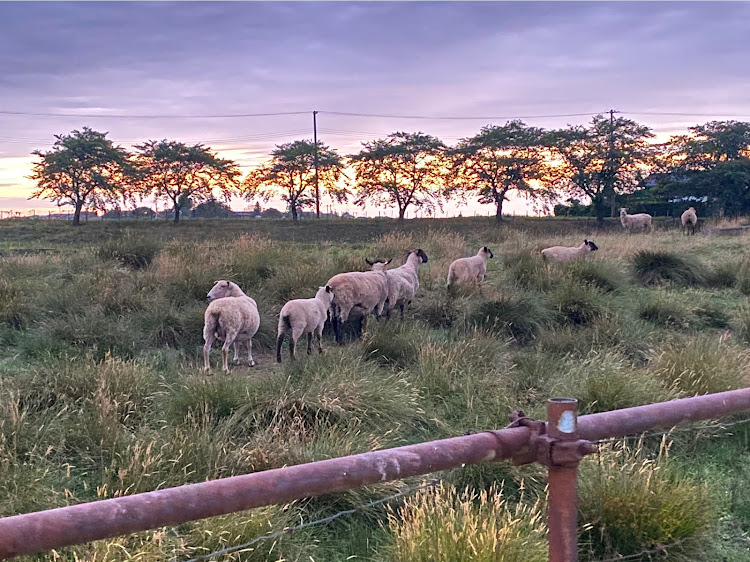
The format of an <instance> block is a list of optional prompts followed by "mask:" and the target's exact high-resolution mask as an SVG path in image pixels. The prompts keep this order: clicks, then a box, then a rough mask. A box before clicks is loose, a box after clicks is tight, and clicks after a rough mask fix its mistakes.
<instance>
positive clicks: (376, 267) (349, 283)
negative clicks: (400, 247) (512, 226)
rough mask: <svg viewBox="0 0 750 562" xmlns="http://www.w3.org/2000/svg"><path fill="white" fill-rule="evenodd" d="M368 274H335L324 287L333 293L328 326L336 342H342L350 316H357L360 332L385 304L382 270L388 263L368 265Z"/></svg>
mask: <svg viewBox="0 0 750 562" xmlns="http://www.w3.org/2000/svg"><path fill="white" fill-rule="evenodd" d="M365 261H366V262H367V263H368V265H370V266H371V267H372V270H371V271H351V272H348V273H339V274H338V275H334V276H333V277H331V278H330V279H329V280H328V283H326V285H328V286H330V287H331V288H332V289H333V300H332V301H331V324H332V326H333V332H334V334H336V342H337V343H343V342H344V323H345V322H346V321H347V320H348V318H349V316H350V315H354V317H357V316H359V317H360V318H361V320H360V322H361V323H360V332H364V330H365V328H366V326H367V317H368V316H369V315H370V314H371V313H375V315H376V317H377V318H380V316H382V314H383V308H384V307H385V301H386V299H387V298H388V278H387V277H386V269H385V268H386V266H387V265H388V264H389V263H391V260H388V261H385V262H383V261H380V260H377V261H375V262H371V261H370V260H367V259H366V260H365Z"/></svg>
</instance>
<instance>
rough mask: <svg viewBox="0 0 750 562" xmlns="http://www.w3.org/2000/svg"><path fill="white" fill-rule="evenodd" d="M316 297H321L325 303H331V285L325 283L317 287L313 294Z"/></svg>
mask: <svg viewBox="0 0 750 562" xmlns="http://www.w3.org/2000/svg"><path fill="white" fill-rule="evenodd" d="M315 298H316V299H323V301H324V302H325V303H326V304H331V302H332V301H333V287H331V286H330V285H326V286H325V287H318V292H317V293H316V295H315Z"/></svg>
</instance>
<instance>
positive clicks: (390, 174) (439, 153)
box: [351, 132, 447, 220]
mask: <svg viewBox="0 0 750 562" xmlns="http://www.w3.org/2000/svg"><path fill="white" fill-rule="evenodd" d="M362 144H363V148H362V150H361V151H360V152H359V154H356V155H353V156H352V157H351V159H352V162H353V164H354V169H355V170H356V173H357V190H358V196H357V199H356V201H355V203H356V204H357V205H360V206H362V207H364V206H366V205H367V204H368V203H374V204H375V205H379V206H382V207H391V206H393V205H395V206H396V207H398V219H399V220H404V217H405V216H406V210H407V209H408V208H409V207H410V206H414V207H416V208H418V209H419V208H422V207H426V208H428V209H434V208H435V206H436V205H437V206H440V207H441V205H442V199H443V197H444V196H445V195H446V193H447V188H446V185H447V174H446V166H445V164H446V163H445V145H444V144H443V143H442V142H441V141H440V140H439V139H437V138H435V137H433V136H430V135H426V134H424V133H403V132H397V133H392V134H390V135H388V136H387V137H386V138H385V139H380V140H376V141H372V142H368V143H362ZM441 208H442V207H441Z"/></svg>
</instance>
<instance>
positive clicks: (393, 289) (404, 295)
mask: <svg viewBox="0 0 750 562" xmlns="http://www.w3.org/2000/svg"><path fill="white" fill-rule="evenodd" d="M423 263H427V254H425V253H424V251H422V249H421V248H419V249H417V250H413V251H411V252H409V257H408V258H406V263H405V264H404V265H402V266H401V267H397V268H395V269H389V270H388V300H387V302H386V308H385V310H386V318H390V317H391V310H393V309H394V308H396V307H397V306H398V307H399V308H400V309H401V320H402V321H403V319H404V308H405V307H406V306H409V305H410V304H411V301H412V299H413V298H414V295H416V294H417V291H418V290H419V266H420V265H422V264H423Z"/></svg>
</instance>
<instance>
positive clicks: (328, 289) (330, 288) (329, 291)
mask: <svg viewBox="0 0 750 562" xmlns="http://www.w3.org/2000/svg"><path fill="white" fill-rule="evenodd" d="M332 292H333V287H331V286H330V285H326V293H332Z"/></svg>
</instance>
